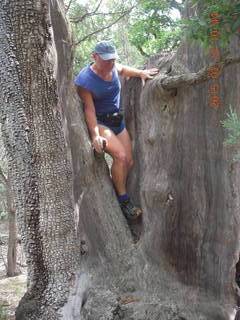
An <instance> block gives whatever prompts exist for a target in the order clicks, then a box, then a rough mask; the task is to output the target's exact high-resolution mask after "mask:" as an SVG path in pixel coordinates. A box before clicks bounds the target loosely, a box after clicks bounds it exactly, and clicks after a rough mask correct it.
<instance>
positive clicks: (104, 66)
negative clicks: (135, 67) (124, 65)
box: [93, 53, 116, 72]
mask: <svg viewBox="0 0 240 320" xmlns="http://www.w3.org/2000/svg"><path fill="white" fill-rule="evenodd" d="M93 58H94V60H95V63H96V65H97V66H98V68H99V69H101V70H105V71H109V72H110V71H112V69H113V67H114V65H115V61H116V59H110V60H103V59H102V58H101V57H100V55H99V54H97V53H94V54H93Z"/></svg>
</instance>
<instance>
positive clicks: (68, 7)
mask: <svg viewBox="0 0 240 320" xmlns="http://www.w3.org/2000/svg"><path fill="white" fill-rule="evenodd" d="M72 1H73V0H70V1H69V2H68V5H67V6H66V8H65V13H68V10H69V9H70V7H71V4H72Z"/></svg>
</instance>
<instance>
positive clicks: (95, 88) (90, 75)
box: [75, 63, 121, 114]
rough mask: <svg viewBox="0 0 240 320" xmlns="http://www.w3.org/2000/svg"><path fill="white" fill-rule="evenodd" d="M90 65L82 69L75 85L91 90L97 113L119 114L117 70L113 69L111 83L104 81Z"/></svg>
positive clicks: (119, 85) (119, 86) (119, 84)
mask: <svg viewBox="0 0 240 320" xmlns="http://www.w3.org/2000/svg"><path fill="white" fill-rule="evenodd" d="M92 64H93V63H91V64H89V65H88V66H87V67H85V68H84V69H82V70H81V71H80V73H79V74H78V76H77V77H76V79H75V84H76V85H77V86H79V87H83V88H85V89H87V90H89V91H90V92H91V94H92V97H93V102H94V106H95V110H96V113H97V114H98V113H108V112H118V111H119V109H120V90H121V83H120V81H119V77H118V73H117V70H116V68H115V67H114V68H113V78H112V80H111V81H107V80H103V79H102V78H100V77H99V76H98V75H96V73H94V72H93V71H92V70H91V68H90V66H91V65H92Z"/></svg>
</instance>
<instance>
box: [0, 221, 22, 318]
mask: <svg viewBox="0 0 240 320" xmlns="http://www.w3.org/2000/svg"><path fill="white" fill-rule="evenodd" d="M7 234H8V223H7V221H2V220H0V320H14V319H15V316H14V313H15V309H16V307H17V305H18V303H19V301H20V299H21V297H22V296H23V295H24V293H25V291H26V281H27V275H26V274H27V270H26V265H25V259H24V255H23V250H22V247H21V245H20V244H18V247H17V271H18V272H19V273H20V274H19V275H18V276H15V277H11V278H8V277H7V276H6V263H7V239H8V235H7Z"/></svg>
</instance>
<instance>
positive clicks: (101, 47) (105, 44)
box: [93, 40, 118, 60]
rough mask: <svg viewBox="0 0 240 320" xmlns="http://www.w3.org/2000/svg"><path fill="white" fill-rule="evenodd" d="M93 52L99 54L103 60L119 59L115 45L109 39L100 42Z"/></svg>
mask: <svg viewBox="0 0 240 320" xmlns="http://www.w3.org/2000/svg"><path fill="white" fill-rule="evenodd" d="M93 53H97V54H99V56H100V57H101V58H102V59H103V60H111V59H117V57H118V55H117V52H116V48H115V46H114V45H113V43H112V42H111V41H108V40H104V41H100V42H98V43H97V44H96V46H95V48H94V50H93Z"/></svg>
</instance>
